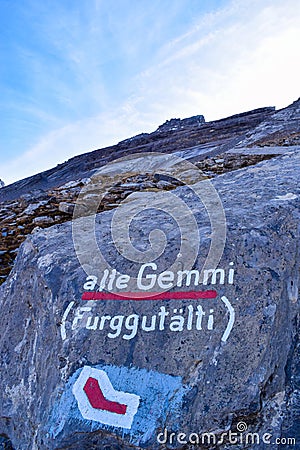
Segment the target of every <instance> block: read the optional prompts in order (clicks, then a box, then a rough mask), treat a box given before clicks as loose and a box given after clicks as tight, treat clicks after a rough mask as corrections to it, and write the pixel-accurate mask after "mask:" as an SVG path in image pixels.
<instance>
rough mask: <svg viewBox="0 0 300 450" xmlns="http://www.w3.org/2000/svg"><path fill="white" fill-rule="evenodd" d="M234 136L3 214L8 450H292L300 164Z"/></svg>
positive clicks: (2, 411) (2, 417) (290, 150)
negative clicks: (13, 237) (19, 239)
mask: <svg viewBox="0 0 300 450" xmlns="http://www.w3.org/2000/svg"><path fill="white" fill-rule="evenodd" d="M297 105H298V104H297V102H296V106H295V104H293V105H292V109H293V112H292V113H291V111H290V110H289V108H286V110H283V112H282V111H280V112H278V113H275V114H274V113H273V116H274V123H275V125H274V127H276V126H277V125H276V123H277V122H276V121H277V118H276V114H280V115H281V117H282V115H283V114H285V115H286V116H288V117H290V116H289V115H290V114H292V117H293V121H294V120H296V119H295V117H298V116H297V111H296V109H297V108H299V105H298V106H297ZM295 111H296V112H295ZM265 112H266V113H267V115H268V116H269V114H270V112H269V110H268V109H267V110H266V111H265ZM265 112H264V113H265ZM261 113H262V112H261V111H260V112H259V113H255V114H256V115H257V114H261ZM273 116H272V117H273ZM224 120H225V119H224ZM236 120H240V121H241V123H242V125H241V127H242V128H243V127H244V126H245V124H244V120H245V115H240V116H236V118H235V119H230V120H228V122H227V124H228V123H229V122H230V121H233V122H234V123H235V125H234V126H235V127H238V125H237V124H236ZM266 120H267V122H268V125H266V128H264V127H263V126H262V125H258V134H257V136H258V138H257V139H258V140H259V142H260V144H261V139H262V138H261V136H262V134H261V133H262V131H261V130H262V129H268V130H269V131H270V127H271V125H270V123H271V120H272V118H269V117H268V118H267V119H266ZM280 120H281V119H280ZM297 120H298V119H297ZM298 125H299V123H298ZM204 126H207V124H202V125H201V127H199V129H200V128H202V127H204ZM284 126H285V127H286V128H285V129H288V126H289V125H288V120H286V121H285V124H284ZM291 126H293V127H294V128H295V127H296V125H295V121H294V122H292V125H291ZM219 132H220V129H219ZM270 132H271V131H270ZM168 133H171V134H172V131H168ZM174 133H177V131H175V130H174ZM222 133H223V135H225V134H226V133H225V131H222ZM243 133H244V131H243V132H241V134H240V136H241V135H242V134H243ZM229 134H230V133H229V132H228V136H226V137H225V138H224V141H223V144H220V148H219V149H218V150H214V149H213V147H212V146H209V150H207V152H206V153H205V156H204V157H203V155H204V154H203V153H201V150H199V147H197V146H194V147H189V148H188V149H184V148H183V147H181V148H177V151H176V152H177V153H178V152H179V151H181V152H182V153H183V154H182V155H181V156H185V158H189V159H191V160H192V161H193V162H194V163H195V164H194V165H192V164H190V163H187V162H184V161H183V162H182V160H177V159H176V158H177V157H176V155H175V154H174V155H173V156H172V155H171V156H168V155H165V154H164V152H162V154H160V155H149V154H148V153H147V152H146V153H145V154H144V155H133V156H129V155H128V157H127V158H123V159H121V160H117V161H115V162H114V163H112V164H111V165H108V166H103V167H102V168H101V169H100V172H98V173H97V174H95V175H94V176H91V179H85V180H83V179H81V181H80V183H79V182H77V181H73V182H70V180H68V181H66V180H65V179H64V183H62V184H63V185H61V186H60V187H56V188H55V189H56V190H55V201H53V202H52V203H51V202H50V200H51V198H52V196H49V192H50V190H48V191H47V190H46V191H42V193H41V197H40V198H38V199H36V200H35V202H32V201H30V199H29V198H28V197H25V198H24V195H25V194H22V195H23V202H24V203H23V204H22V209H21V210H20V211H19V212H18V211H17V208H19V207H20V206H19V204H20V203H19V202H15V203H16V204H15V205H14V206H12V205H13V202H12V200H7V201H6V203H3V205H2V208H3V209H4V208H6V210H5V211H6V216H7V215H8V214H11V215H12V214H13V209H14V208H15V213H14V214H15V216H14V217H12V218H10V219H8V220H10V221H15V222H16V224H17V223H21V224H20V225H17V226H24V228H25V229H27V228H26V227H28V225H27V222H28V221H30V224H32V225H30V227H31V228H28V231H27V238H26V240H25V241H24V242H23V243H22V244H21V246H20V247H19V250H18V252H17V257H16V259H15V261H14V263H13V267H12V270H11V272H10V274H9V276H8V278H7V279H6V281H5V282H4V283H3V284H2V286H1V287H0V303H1V311H2V314H1V317H0V330H1V337H0V339H1V350H0V352H1V353H0V355H1V369H2V370H1V373H0V386H1V388H2V389H1V390H0V434H1V436H2V437H1V440H0V448H1V445H2V447H3V448H9V447H8V446H9V445H12V447H13V448H14V449H18V450H19V449H20V450H27V449H28V450H29V449H67V448H69V449H78V450H79V449H80V450H81V449H93V448H94V449H107V450H108V449H142V448H144V449H145V448H146V449H153V450H154V449H192V448H209V449H220V450H225V449H228V448H234V449H246V448H251V449H265V448H272V449H280V448H283V447H282V446H283V445H285V444H286V443H289V445H290V446H291V447H290V448H298V447H297V446H299V443H300V430H299V411H300V408H299V377H300V373H299V363H300V359H299V357H300V352H299V331H298V327H299V299H298V283H299V216H300V213H299V171H300V152H299V148H298V147H297V145H296V143H295V141H294V140H293V142H292V143H291V145H290V146H287V145H284V146H282V145H278V142H273V141H272V146H271V147H272V148H270V146H269V145H268V146H265V147H268V149H266V148H265V147H264V146H261V145H260V144H259V145H258V144H257V142H258V141H256V140H255V139H254V136H255V131H251V136H250V135H249V136H246V137H245V138H244V139H239V140H238V139H237V136H236V135H235V136H234V137H231V138H230V137H229ZM271 134H272V133H271ZM142 139H144V136H143V137H142ZM234 139H235V144H234V145H232V147H230V146H229V142H233V141H234ZM264 139H266V137H264ZM237 140H238V142H236V141H237ZM215 142H216V141H215ZM275 144H276V145H275ZM202 150H203V148H202ZM197 152H198V154H197ZM198 168H200V169H203V173H200V171H199V169H198ZM143 172H144V173H143ZM85 175H86V173H85ZM89 175H91V174H89ZM34 183H35V182H34ZM66 183H68V184H66ZM23 188H24V185H22V186H21V192H22V190H23ZM51 189H52V192H53V191H54V188H51ZM7 192H8V193H9V192H11V191H7ZM27 195H28V194H27ZM45 195H48V198H50V200H48V202H47V201H46V200H45V199H44V196H45ZM101 196H102V203H101V204H100V206H99V201H100V197H101ZM71 199H72V200H71ZM117 200H118V201H117ZM103 202H104V203H103ZM103 204H105V205H111V206H110V207H109V206H107V207H103ZM5 205H6V206H5ZM49 205H50V206H51V205H52V206H51V207H50V208H47V206H49ZM46 210H47V211H48V213H47V214H46V212H45V211H46ZM59 214H61V216H60V219H55V217H56V215H59ZM90 214H92V215H90ZM3 217H4V212H3ZM22 217H26V218H27V219H26V220H25V221H23V220H22V222H19V221H18V219H19V218H22ZM62 217H63V219H62ZM36 218H39V220H38V221H36V220H34V219H36ZM51 218H52V220H53V222H51V220H49V219H51ZM72 219H73V220H72ZM3 220H5V219H4V218H3ZM54 221H57V222H56V224H54V225H53V223H54ZM12 223H13V222H12ZM34 227H35V228H34ZM37 227H38V228H37ZM41 227H44V228H41ZM6 228H7V230H6V231H3V230H2V233H5V232H7V233H9V232H10V231H11V230H12V229H13V226H11V229H10V231H9V229H8V226H6ZM31 231H32V232H31ZM24 234H25V233H24ZM5 237H7V236H5ZM3 251H4V250H3ZM0 257H1V254H0ZM185 271H186V272H185ZM87 277H88V278H87ZM280 442H281V443H280ZM5 446H6V447H5ZM287 448H288V447H287Z"/></svg>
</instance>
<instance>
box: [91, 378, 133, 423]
mask: <svg viewBox="0 0 300 450" xmlns="http://www.w3.org/2000/svg"><path fill="white" fill-rule="evenodd" d="M83 390H84V392H85V393H86V395H87V398H88V399H89V402H90V404H91V405H92V407H93V408H95V409H103V410H104V411H110V412H113V413H116V414H123V415H124V414H126V410H127V405H123V404H121V403H118V402H113V401H111V400H108V399H106V398H105V397H104V395H103V392H102V391H101V388H100V386H99V383H98V380H96V378H92V377H89V378H88V380H87V382H86V383H85V385H84V388H83Z"/></svg>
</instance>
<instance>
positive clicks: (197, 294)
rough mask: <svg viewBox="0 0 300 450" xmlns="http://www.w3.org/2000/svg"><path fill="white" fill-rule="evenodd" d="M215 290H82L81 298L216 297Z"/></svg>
mask: <svg viewBox="0 0 300 450" xmlns="http://www.w3.org/2000/svg"><path fill="white" fill-rule="evenodd" d="M216 296H217V292H216V291H185V292H183V291H178V292H173V291H167V292H124V293H123V294H119V293H118V294H117V293H115V292H84V293H83V294H82V297H81V298H82V300H179V299H191V300H192V299H195V300H197V299H198V298H216Z"/></svg>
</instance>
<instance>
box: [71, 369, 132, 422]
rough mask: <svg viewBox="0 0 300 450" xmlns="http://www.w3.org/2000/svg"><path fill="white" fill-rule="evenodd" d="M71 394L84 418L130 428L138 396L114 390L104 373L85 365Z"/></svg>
mask: <svg viewBox="0 0 300 450" xmlns="http://www.w3.org/2000/svg"><path fill="white" fill-rule="evenodd" d="M120 381H121V383H122V380H120ZM72 391H73V394H74V396H75V398H76V400H77V404H78V409H79V411H80V412H81V415H82V417H83V418H84V419H87V420H95V421H96V422H101V423H103V424H106V425H111V426H114V427H121V428H127V429H130V428H131V425H132V422H133V419H134V416H135V414H136V413H137V411H138V408H139V403H140V397H139V396H138V395H136V394H134V393H132V392H122V391H117V390H116V389H114V387H113V385H112V384H111V381H110V379H109V378H108V375H107V373H106V372H105V371H104V370H101V369H95V368H93V367H89V366H84V367H83V368H82V370H81V372H80V374H79V376H78V378H77V380H76V381H75V383H74V385H73V388H72Z"/></svg>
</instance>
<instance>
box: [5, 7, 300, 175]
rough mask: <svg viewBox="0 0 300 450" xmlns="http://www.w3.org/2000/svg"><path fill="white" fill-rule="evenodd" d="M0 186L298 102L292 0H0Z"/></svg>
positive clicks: (299, 68) (299, 18)
mask: <svg viewBox="0 0 300 450" xmlns="http://www.w3.org/2000/svg"><path fill="white" fill-rule="evenodd" d="M0 23H1V28H0V29H1V39H0V104H1V110H0V111H1V121H0V152H1V163H0V178H2V179H3V180H4V181H5V183H6V184H8V183H10V182H13V181H15V180H17V179H21V178H24V177H26V176H29V175H32V174H34V173H37V172H39V171H41V170H45V169H47V168H50V167H53V166H55V165H56V164H58V163H61V162H63V161H65V160H67V159H68V158H70V157H71V156H74V155H76V154H79V153H84V152H86V151H89V150H93V149H95V148H100V147H103V146H105V145H110V144H113V143H116V142H118V141H120V140H121V139H125V138H127V137H129V136H132V135H134V134H137V133H140V132H143V131H145V132H150V131H153V130H155V129H156V128H157V126H158V125H159V124H161V123H162V122H164V121H165V120H167V119H170V118H172V117H181V118H184V117H188V116H191V115H194V114H204V116H205V118H206V120H213V119H218V118H221V117H225V116H228V115H231V114H234V113H237V112H242V111H246V110H249V109H252V108H256V107H260V106H270V105H274V106H276V107H278V108H280V107H284V106H286V105H288V104H289V103H291V102H292V101H293V100H296V99H297V98H298V97H299V95H300V94H299V89H298V86H299V79H300V63H299V56H298V54H299V51H298V42H300V3H299V0H286V1H285V2H283V1H282V0H280V1H279V0H272V1H271V0H270V1H269V0H265V1H263V2H262V1H261V0H248V1H244V0H243V1H238V0H151V1H150V0H112V1H108V0H45V1H44V2H41V1H37V0H16V1H11V0H0Z"/></svg>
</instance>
